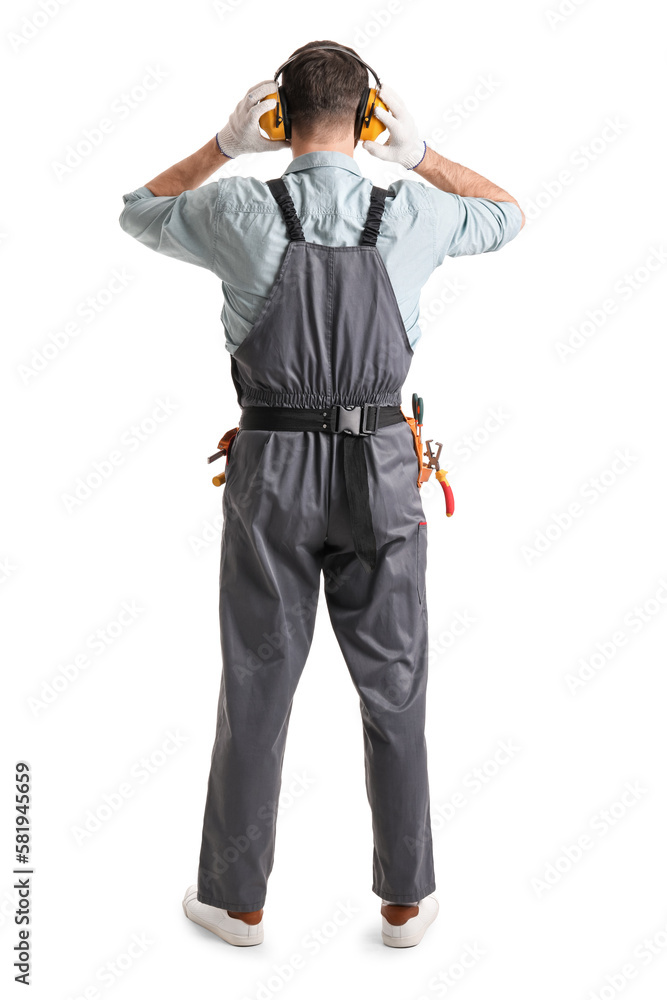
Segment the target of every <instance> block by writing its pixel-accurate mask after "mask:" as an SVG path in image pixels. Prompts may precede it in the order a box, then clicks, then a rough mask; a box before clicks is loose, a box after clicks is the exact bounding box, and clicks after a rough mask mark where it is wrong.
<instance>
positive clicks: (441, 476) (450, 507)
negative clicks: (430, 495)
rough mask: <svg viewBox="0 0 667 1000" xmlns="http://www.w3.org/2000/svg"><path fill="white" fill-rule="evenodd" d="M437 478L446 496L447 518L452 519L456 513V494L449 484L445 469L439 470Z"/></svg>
mask: <svg viewBox="0 0 667 1000" xmlns="http://www.w3.org/2000/svg"><path fill="white" fill-rule="evenodd" d="M435 478H436V479H437V480H438V482H439V483H440V485H441V486H442V489H443V492H444V494H445V506H446V509H447V517H451V516H452V514H453V513H454V494H453V493H452V488H451V486H450V485H449V483H448V482H447V473H446V472H445V470H444V469H438V471H437V472H436V474H435Z"/></svg>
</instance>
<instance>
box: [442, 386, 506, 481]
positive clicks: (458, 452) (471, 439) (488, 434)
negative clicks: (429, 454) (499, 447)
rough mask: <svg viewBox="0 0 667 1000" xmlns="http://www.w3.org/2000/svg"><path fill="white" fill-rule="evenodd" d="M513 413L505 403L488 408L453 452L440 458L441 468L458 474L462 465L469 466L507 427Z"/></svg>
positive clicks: (463, 435) (459, 441)
mask: <svg viewBox="0 0 667 1000" xmlns="http://www.w3.org/2000/svg"><path fill="white" fill-rule="evenodd" d="M511 416H512V415H511V413H510V412H509V410H508V408H507V407H506V406H505V404H504V403H498V404H496V405H495V406H489V407H487V410H486V414H485V415H484V417H482V418H481V419H480V420H479V421H478V423H476V424H475V426H474V427H471V428H470V430H469V431H466V432H465V434H462V435H461V437H459V438H457V440H456V441H455V442H454V444H453V445H452V446H451V451H450V452H448V453H444V452H443V454H444V458H443V456H442V455H441V456H440V466H441V468H443V469H447V471H448V472H458V471H460V467H461V466H462V465H467V464H468V462H470V461H471V459H473V458H475V456H476V455H478V454H479V452H480V451H482V449H483V448H486V446H487V445H488V444H489V442H490V441H492V440H493V439H494V438H495V436H496V435H497V434H498V431H500V430H502V429H503V428H504V427H506V426H507V424H508V423H509V421H510V419H511Z"/></svg>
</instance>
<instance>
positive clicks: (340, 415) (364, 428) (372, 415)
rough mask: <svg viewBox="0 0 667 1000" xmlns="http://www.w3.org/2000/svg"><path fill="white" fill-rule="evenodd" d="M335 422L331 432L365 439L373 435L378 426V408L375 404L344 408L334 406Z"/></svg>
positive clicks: (337, 405)
mask: <svg viewBox="0 0 667 1000" xmlns="http://www.w3.org/2000/svg"><path fill="white" fill-rule="evenodd" d="M333 409H334V410H335V413H336V416H335V422H334V427H333V428H332V430H333V431H334V432H336V433H342V434H353V435H354V436H355V437H366V436H367V435H369V434H375V431H376V430H377V426H378V416H379V406H378V405H377V404H375V403H373V404H365V405H364V406H345V405H341V404H336V405H335V406H334V407H333Z"/></svg>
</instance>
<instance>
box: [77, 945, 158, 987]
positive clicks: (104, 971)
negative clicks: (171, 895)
mask: <svg viewBox="0 0 667 1000" xmlns="http://www.w3.org/2000/svg"><path fill="white" fill-rule="evenodd" d="M153 944H155V942H154V941H153V940H152V939H151V938H149V936H148V934H147V933H146V931H142V932H141V933H138V934H136V933H135V934H132V935H130V939H129V942H128V943H127V944H126V945H125V946H124V948H123V950H122V951H120V952H118V953H117V954H115V955H114V956H113V958H110V959H108V960H107V961H106V962H103V963H102V964H101V965H98V967H97V969H96V970H95V979H94V982H92V983H89V984H88V985H87V986H84V987H83V988H82V989H79V990H77V991H76V992H75V993H70V994H69V995H68V997H67V1000H101V997H102V996H104V995H105V994H104V993H103V992H102V989H104V990H108V989H109V988H110V987H112V986H115V985H116V983H118V982H119V981H120V980H121V979H123V980H124V978H125V976H126V975H127V973H128V972H129V971H130V970H131V969H132V968H133V967H134V966H135V965H136V963H137V962H138V961H139V959H141V958H143V957H144V955H145V954H146V952H147V951H148V949H149V948H150V946H151V945H153ZM98 984H99V985H98Z"/></svg>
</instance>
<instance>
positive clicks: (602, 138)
mask: <svg viewBox="0 0 667 1000" xmlns="http://www.w3.org/2000/svg"><path fill="white" fill-rule="evenodd" d="M628 128H629V125H628V124H627V123H626V122H623V121H621V120H620V118H619V117H618V115H616V116H615V117H613V118H610V117H607V118H605V121H604V125H603V127H602V128H601V129H600V132H599V134H597V135H594V136H593V138H592V139H589V140H588V142H585V143H582V144H581V145H580V146H577V148H576V149H574V150H573V151H572V152H571V153H570V155H569V157H568V161H567V162H568V166H567V167H563V168H561V170H559V171H558V173H557V174H556V176H555V177H552V178H550V179H549V180H546V181H542V190H541V191H539V192H538V193H537V194H536V195H535V196H534V197H533V198H531V199H529V200H528V201H527V202H524V201H523V200H522V202H521V207H522V208H523V211H524V215H525V216H526V225H530V224H531V223H533V222H535V221H536V220H537V219H539V217H540V216H541V215H542V214H543V213H544V212H545V211H546V210H547V209H548V208H550V207H551V205H553V203H554V202H555V201H558V199H559V198H561V197H562V196H563V195H564V194H565V192H566V191H567V190H568V189H569V188H570V187H571V186H572V185H573V184H574V183H575V182H576V180H577V178H578V177H581V176H583V174H585V173H586V171H587V170H588V169H589V168H590V167H591V166H592V165H593V164H594V163H597V161H598V160H599V159H600V157H601V156H604V154H605V153H606V152H607V150H609V149H610V148H611V147H612V146H613V145H614V143H616V142H617V141H618V139H619V137H620V136H621V135H623V134H624V133H625V132H626V131H627V129H628Z"/></svg>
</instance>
